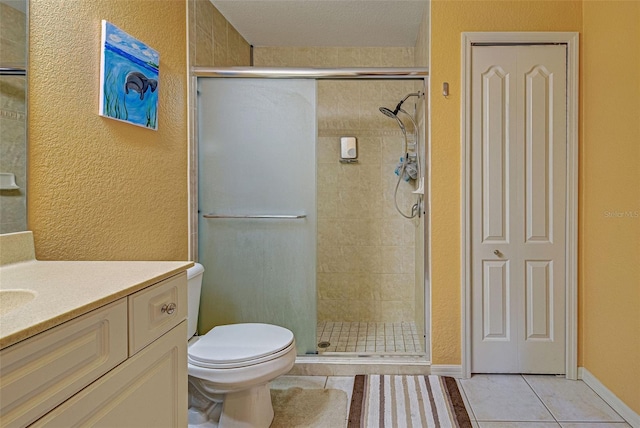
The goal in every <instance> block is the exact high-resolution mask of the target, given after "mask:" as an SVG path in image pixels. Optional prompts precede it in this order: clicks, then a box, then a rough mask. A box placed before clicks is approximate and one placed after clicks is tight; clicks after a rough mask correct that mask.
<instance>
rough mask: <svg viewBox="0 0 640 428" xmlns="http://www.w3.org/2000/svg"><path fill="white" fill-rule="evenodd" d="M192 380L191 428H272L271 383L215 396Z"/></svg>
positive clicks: (190, 399) (190, 390) (190, 383)
mask: <svg viewBox="0 0 640 428" xmlns="http://www.w3.org/2000/svg"><path fill="white" fill-rule="evenodd" d="M203 387H204V385H202V383H201V382H200V380H199V379H189V428H268V427H269V426H270V425H271V422H272V421H273V405H272V404H271V390H270V389H269V383H268V382H267V383H263V384H262V385H257V386H253V387H251V388H247V389H243V390H240V391H236V392H227V393H226V394H214V393H210V391H206V390H205V389H204V388H203Z"/></svg>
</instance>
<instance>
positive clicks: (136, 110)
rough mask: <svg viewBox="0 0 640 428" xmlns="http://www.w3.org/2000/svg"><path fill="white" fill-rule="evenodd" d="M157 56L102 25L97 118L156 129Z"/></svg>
mask: <svg viewBox="0 0 640 428" xmlns="http://www.w3.org/2000/svg"><path fill="white" fill-rule="evenodd" d="M159 64H160V56H159V55H158V52H157V51H155V50H154V49H151V48H150V47H149V46H147V45H145V44H144V43H142V42H141V41H139V40H137V39H135V38H133V37H131V36H130V35H129V34H127V33H125V32H124V31H122V30H121V29H119V28H118V27H116V26H115V25H113V24H111V23H110V22H107V21H104V20H103V21H102V62H101V64H100V115H101V116H105V117H109V118H112V119H116V120H121V121H124V122H129V123H132V124H134V125H138V126H143V127H145V128H150V129H154V130H156V129H158V92H159V88H158V85H159Z"/></svg>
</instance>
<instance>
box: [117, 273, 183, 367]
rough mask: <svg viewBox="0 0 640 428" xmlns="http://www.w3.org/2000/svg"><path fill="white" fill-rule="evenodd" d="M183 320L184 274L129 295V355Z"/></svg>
mask: <svg viewBox="0 0 640 428" xmlns="http://www.w3.org/2000/svg"><path fill="white" fill-rule="evenodd" d="M186 318H187V273H186V272H183V273H181V274H179V275H176V276H174V277H172V278H169V279H165V280H164V281H162V282H159V283H158V284H156V285H152V286H150V287H147V288H145V289H144V290H140V291H138V292H137V293H135V294H132V295H131V296H129V356H131V355H133V354H135V353H136V352H138V351H140V350H141V349H142V348H144V347H145V346H147V345H148V344H149V343H151V342H153V341H154V340H155V339H157V338H158V337H160V336H162V335H163V334H164V333H166V332H167V331H169V330H171V329H172V328H173V327H175V326H176V325H178V324H179V323H180V322H181V321H182V320H184V319H186ZM185 340H186V336H185Z"/></svg>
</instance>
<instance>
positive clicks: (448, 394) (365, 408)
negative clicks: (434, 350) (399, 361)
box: [348, 375, 471, 428]
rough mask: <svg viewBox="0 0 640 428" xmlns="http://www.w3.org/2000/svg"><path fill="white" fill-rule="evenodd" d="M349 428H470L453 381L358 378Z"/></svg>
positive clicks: (443, 378) (411, 378)
mask: <svg viewBox="0 0 640 428" xmlns="http://www.w3.org/2000/svg"><path fill="white" fill-rule="evenodd" d="M348 426H349V428H356V427H360V428H375V427H379V428H383V427H385V428H404V427H406V428H423V427H442V428H445V427H452V428H454V427H461V428H467V427H471V421H470V420H469V415H468V414H467V411H466V409H465V407H464V403H463V401H462V397H461V395H460V391H459V390H458V386H457V385H456V381H455V379H453V378H451V377H441V376H381V375H369V376H365V375H358V376H356V379H355V383H354V386H353V395H352V399H351V408H350V411H349V425H348Z"/></svg>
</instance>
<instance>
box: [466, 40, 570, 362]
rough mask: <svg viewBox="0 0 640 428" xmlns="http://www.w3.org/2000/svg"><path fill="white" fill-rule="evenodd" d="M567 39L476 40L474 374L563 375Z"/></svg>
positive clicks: (473, 119) (473, 106) (473, 73)
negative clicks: (483, 43)
mask: <svg viewBox="0 0 640 428" xmlns="http://www.w3.org/2000/svg"><path fill="white" fill-rule="evenodd" d="M566 58H567V53H566V46H564V45H532V46H526V45H524V46H474V47H473V48H472V61H471V64H472V65H471V67H472V70H471V91H472V92H471V131H472V132H471V134H472V137H471V159H472V164H471V177H472V180H471V183H472V184H471V234H472V236H471V269H472V277H471V281H472V284H471V294H472V303H471V312H472V342H471V346H472V349H471V371H472V372H473V373H556V374H560V373H564V371H565V288H566V284H565V245H566V244H565V218H566V213H565V211H566V186H567V184H566V156H567V155H566V149H567V91H566V85H567V83H566V82H567V77H566Z"/></svg>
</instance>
